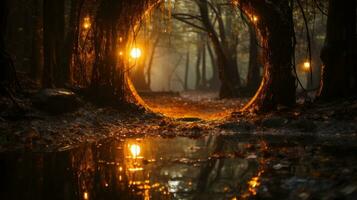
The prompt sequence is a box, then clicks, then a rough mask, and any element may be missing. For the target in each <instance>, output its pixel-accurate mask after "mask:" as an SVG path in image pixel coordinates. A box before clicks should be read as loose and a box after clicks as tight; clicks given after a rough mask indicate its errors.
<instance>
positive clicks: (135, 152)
mask: <svg viewBox="0 0 357 200" xmlns="http://www.w3.org/2000/svg"><path fill="white" fill-rule="evenodd" d="M140 151H141V149H140V146H139V145H137V144H132V145H130V153H131V155H132V156H133V158H136V157H138V156H139V155H140Z"/></svg>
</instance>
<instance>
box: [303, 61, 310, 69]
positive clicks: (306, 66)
mask: <svg viewBox="0 0 357 200" xmlns="http://www.w3.org/2000/svg"><path fill="white" fill-rule="evenodd" d="M310 67H311V64H310V62H309V61H306V62H304V69H305V70H310Z"/></svg>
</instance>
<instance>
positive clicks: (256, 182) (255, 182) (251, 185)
mask: <svg viewBox="0 0 357 200" xmlns="http://www.w3.org/2000/svg"><path fill="white" fill-rule="evenodd" d="M263 172H264V171H260V172H258V175H257V176H255V177H253V178H252V179H250V181H249V182H248V190H249V192H250V193H251V194H252V195H256V194H257V188H258V187H259V186H260V177H261V175H262V174H263Z"/></svg>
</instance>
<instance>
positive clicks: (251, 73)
mask: <svg viewBox="0 0 357 200" xmlns="http://www.w3.org/2000/svg"><path fill="white" fill-rule="evenodd" d="M249 35H250V44H249V66H248V75H247V88H248V89H249V90H251V91H256V90H257V89H258V87H259V84H260V80H261V77H260V68H261V63H260V62H259V61H260V58H259V54H258V44H257V43H258V42H257V36H256V33H255V29H254V27H253V26H249Z"/></svg>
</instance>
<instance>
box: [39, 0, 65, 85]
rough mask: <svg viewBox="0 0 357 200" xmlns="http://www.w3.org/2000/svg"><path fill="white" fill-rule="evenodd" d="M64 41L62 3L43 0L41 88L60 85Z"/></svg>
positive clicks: (59, 0) (54, 0)
mask: <svg viewBox="0 0 357 200" xmlns="http://www.w3.org/2000/svg"><path fill="white" fill-rule="evenodd" d="M63 39H64V1H63V0H43V45H44V49H43V54H44V55H43V56H44V70H43V77H42V86H43V87H45V88H47V87H54V86H55V84H56V82H55V81H54V80H55V79H56V80H58V81H59V82H58V84H60V85H62V84H63V82H62V81H61V80H62V76H63V72H62V69H61V59H62V47H63V42H64V41H63Z"/></svg>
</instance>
